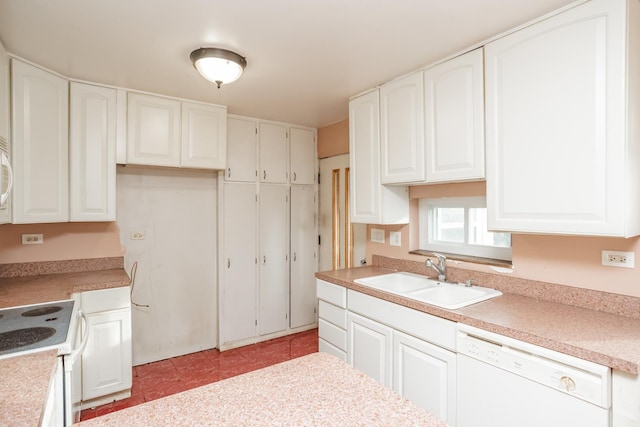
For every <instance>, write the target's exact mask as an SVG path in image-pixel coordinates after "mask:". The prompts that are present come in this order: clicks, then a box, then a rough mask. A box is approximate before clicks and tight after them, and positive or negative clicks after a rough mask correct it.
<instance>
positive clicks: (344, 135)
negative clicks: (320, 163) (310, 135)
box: [318, 120, 349, 159]
mask: <svg viewBox="0 0 640 427" xmlns="http://www.w3.org/2000/svg"><path fill="white" fill-rule="evenodd" d="M348 152H349V120H343V121H341V122H336V123H334V124H331V125H329V126H325V127H323V128H320V129H318V158H319V159H324V158H326V157H331V156H337V155H340V154H347V153H348Z"/></svg>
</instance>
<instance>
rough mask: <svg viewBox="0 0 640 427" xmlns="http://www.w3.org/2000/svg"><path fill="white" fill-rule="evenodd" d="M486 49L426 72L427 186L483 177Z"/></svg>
mask: <svg viewBox="0 0 640 427" xmlns="http://www.w3.org/2000/svg"><path fill="white" fill-rule="evenodd" d="M483 88H484V79H483V58H482V49H476V50H474V51H471V52H468V53H466V54H464V55H461V56H458V57H456V58H453V59H451V60H448V61H445V62H443V63H441V64H438V65H436V66H434V67H432V68H429V69H427V70H425V72H424V90H425V145H426V180H427V182H430V183H431V182H447V181H460V180H469V179H482V178H484V90H483Z"/></svg>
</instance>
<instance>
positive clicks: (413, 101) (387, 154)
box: [380, 71, 425, 184]
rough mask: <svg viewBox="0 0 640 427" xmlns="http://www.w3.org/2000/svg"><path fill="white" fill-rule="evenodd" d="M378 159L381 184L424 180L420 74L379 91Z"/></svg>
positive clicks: (422, 99) (422, 95) (421, 84)
mask: <svg viewBox="0 0 640 427" xmlns="http://www.w3.org/2000/svg"><path fill="white" fill-rule="evenodd" d="M380 156H381V162H380V165H381V166H380V167H381V169H382V171H381V176H380V182H381V183H382V184H394V183H408V182H416V181H424V179H425V171H424V89H423V74H422V72H421V71H420V72H416V73H413V74H410V75H408V76H406V77H403V78H401V79H398V80H394V81H392V82H390V83H387V84H385V85H383V86H382V87H381V88H380Z"/></svg>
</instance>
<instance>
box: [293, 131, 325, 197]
mask: <svg viewBox="0 0 640 427" xmlns="http://www.w3.org/2000/svg"><path fill="white" fill-rule="evenodd" d="M289 132H290V133H291V138H290V139H291V142H290V144H291V149H290V152H291V183H292V184H315V182H316V176H317V168H316V158H317V157H318V155H317V151H316V132H315V131H314V130H311V129H301V128H291V129H290V130H289Z"/></svg>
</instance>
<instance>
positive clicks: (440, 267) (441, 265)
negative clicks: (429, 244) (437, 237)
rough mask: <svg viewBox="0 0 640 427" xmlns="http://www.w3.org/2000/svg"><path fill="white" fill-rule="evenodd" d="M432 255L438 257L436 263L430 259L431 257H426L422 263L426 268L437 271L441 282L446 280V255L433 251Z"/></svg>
mask: <svg viewBox="0 0 640 427" xmlns="http://www.w3.org/2000/svg"><path fill="white" fill-rule="evenodd" d="M433 255H435V256H436V258H438V264H437V265H436V264H434V263H433V261H431V258H427V260H426V261H425V262H424V265H425V266H426V267H427V268H433V269H434V270H435V271H436V272H437V273H438V280H439V281H441V282H446V281H447V264H446V262H447V257H446V256H444V255H442V254H439V253H436V252H433Z"/></svg>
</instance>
